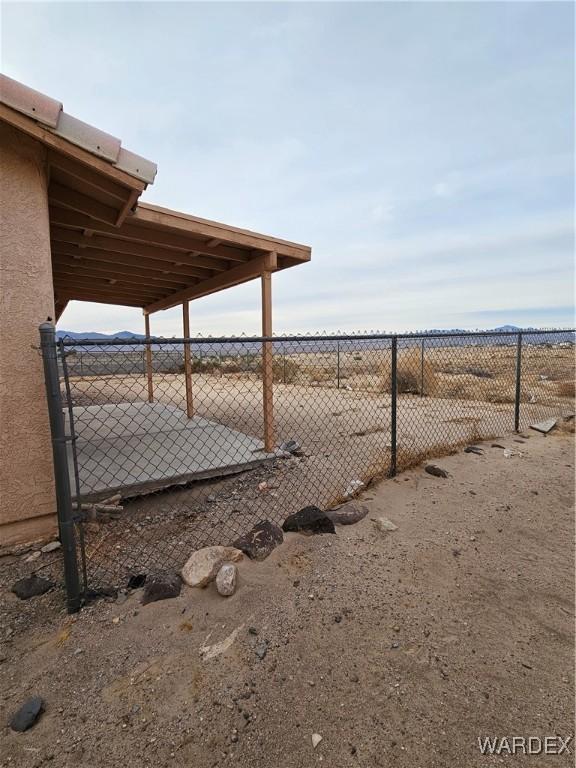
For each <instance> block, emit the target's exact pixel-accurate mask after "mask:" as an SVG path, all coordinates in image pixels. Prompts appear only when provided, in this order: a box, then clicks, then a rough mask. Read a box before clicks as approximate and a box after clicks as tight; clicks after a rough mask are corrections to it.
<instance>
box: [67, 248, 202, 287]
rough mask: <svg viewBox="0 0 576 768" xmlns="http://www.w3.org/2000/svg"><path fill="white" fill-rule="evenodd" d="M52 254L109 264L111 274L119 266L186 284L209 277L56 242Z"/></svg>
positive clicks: (156, 262) (183, 268) (145, 259)
mask: <svg viewBox="0 0 576 768" xmlns="http://www.w3.org/2000/svg"><path fill="white" fill-rule="evenodd" d="M52 254H56V255H58V256H69V257H71V258H73V259H74V260H75V261H78V262H79V263H84V262H85V263H86V264H92V263H94V262H98V263H100V264H109V265H110V266H109V267H108V268H109V269H110V271H111V272H113V271H114V268H115V266H116V265H121V266H124V267H133V268H135V269H143V270H147V271H154V272H156V273H157V274H158V275H159V276H160V275H162V274H165V275H166V276H167V277H168V275H170V276H172V277H173V278H174V279H180V278H182V279H185V282H187V283H190V282H192V278H200V277H211V273H210V272H206V270H202V269H196V268H195V267H189V266H188V265H187V264H186V263H184V264H182V266H176V265H175V264H174V263H173V262H170V261H162V260H160V259H149V258H148V257H147V256H142V257H140V256H132V255H131V254H124V253H113V252H112V251H103V250H101V249H99V248H79V247H78V246H77V245H73V244H72V243H61V242H59V241H57V240H54V241H52Z"/></svg>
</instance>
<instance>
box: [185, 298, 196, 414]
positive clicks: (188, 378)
mask: <svg viewBox="0 0 576 768" xmlns="http://www.w3.org/2000/svg"><path fill="white" fill-rule="evenodd" d="M189 306H190V302H188V301H183V302H182V320H183V323H184V338H185V339H189V338H190V312H189ZM184 381H185V382H186V414H187V416H188V418H189V419H191V418H192V416H194V402H193V400H192V360H191V355H190V344H184Z"/></svg>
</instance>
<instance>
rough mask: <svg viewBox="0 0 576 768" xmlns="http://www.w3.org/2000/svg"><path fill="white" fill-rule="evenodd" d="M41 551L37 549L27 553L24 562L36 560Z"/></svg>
mask: <svg viewBox="0 0 576 768" xmlns="http://www.w3.org/2000/svg"><path fill="white" fill-rule="evenodd" d="M41 554H42V552H40V550H37V551H36V552H32V554H31V555H28V557H26V558H24V562H25V563H33V562H34V560H38V558H39V557H40V555H41Z"/></svg>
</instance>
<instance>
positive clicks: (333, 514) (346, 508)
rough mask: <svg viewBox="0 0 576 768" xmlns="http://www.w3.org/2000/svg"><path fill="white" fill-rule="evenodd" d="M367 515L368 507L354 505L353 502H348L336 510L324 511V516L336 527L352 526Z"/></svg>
mask: <svg viewBox="0 0 576 768" xmlns="http://www.w3.org/2000/svg"><path fill="white" fill-rule="evenodd" d="M367 514H368V507H366V506H365V505H364V504H355V503H354V502H353V501H349V502H348V503H347V504H343V505H342V506H341V507H337V509H329V510H327V511H326V516H327V517H329V518H330V520H332V522H333V523H336V524H337V525H353V524H354V523H358V522H359V521H360V520H362V519H363V518H365V517H366V515H367Z"/></svg>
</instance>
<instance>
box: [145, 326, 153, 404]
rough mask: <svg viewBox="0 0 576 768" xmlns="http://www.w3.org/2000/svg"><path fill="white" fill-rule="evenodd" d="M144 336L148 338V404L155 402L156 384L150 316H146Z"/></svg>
mask: <svg viewBox="0 0 576 768" xmlns="http://www.w3.org/2000/svg"><path fill="white" fill-rule="evenodd" d="M144 335H145V336H146V341H147V342H148V343H147V344H146V379H147V381H148V402H149V403H153V402H154V383H153V381H152V342H151V341H150V315H148V314H145V315H144Z"/></svg>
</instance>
